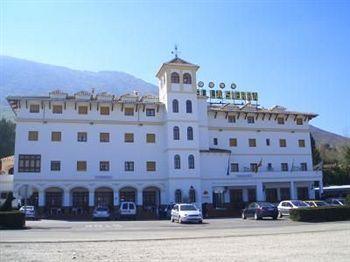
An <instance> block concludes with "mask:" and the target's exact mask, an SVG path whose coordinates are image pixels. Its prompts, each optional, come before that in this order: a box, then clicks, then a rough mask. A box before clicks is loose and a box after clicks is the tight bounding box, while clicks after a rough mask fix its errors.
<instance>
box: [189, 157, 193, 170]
mask: <svg viewBox="0 0 350 262" xmlns="http://www.w3.org/2000/svg"><path fill="white" fill-rule="evenodd" d="M188 169H194V156H193V155H189V156H188Z"/></svg>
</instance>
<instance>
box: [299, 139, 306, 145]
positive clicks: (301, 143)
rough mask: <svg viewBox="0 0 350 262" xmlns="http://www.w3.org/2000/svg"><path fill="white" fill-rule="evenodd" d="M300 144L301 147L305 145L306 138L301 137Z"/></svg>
mask: <svg viewBox="0 0 350 262" xmlns="http://www.w3.org/2000/svg"><path fill="white" fill-rule="evenodd" d="M298 144H299V147H305V140H304V139H299V141H298Z"/></svg>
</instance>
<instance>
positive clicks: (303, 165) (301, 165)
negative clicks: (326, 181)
mask: <svg viewBox="0 0 350 262" xmlns="http://www.w3.org/2000/svg"><path fill="white" fill-rule="evenodd" d="M300 170H301V171H307V163H305V162H304V163H300Z"/></svg>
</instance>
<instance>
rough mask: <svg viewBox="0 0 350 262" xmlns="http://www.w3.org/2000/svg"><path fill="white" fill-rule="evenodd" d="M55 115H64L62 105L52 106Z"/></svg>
mask: <svg viewBox="0 0 350 262" xmlns="http://www.w3.org/2000/svg"><path fill="white" fill-rule="evenodd" d="M52 113H53V114H62V106H61V105H53V106H52Z"/></svg>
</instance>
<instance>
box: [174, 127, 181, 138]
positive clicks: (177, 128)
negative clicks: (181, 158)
mask: <svg viewBox="0 0 350 262" xmlns="http://www.w3.org/2000/svg"><path fill="white" fill-rule="evenodd" d="M173 138H174V140H180V129H179V127H178V126H174V128H173Z"/></svg>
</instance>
